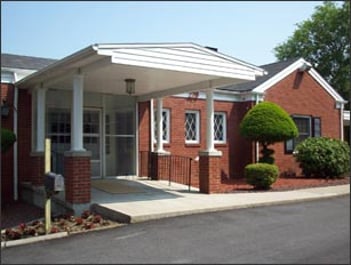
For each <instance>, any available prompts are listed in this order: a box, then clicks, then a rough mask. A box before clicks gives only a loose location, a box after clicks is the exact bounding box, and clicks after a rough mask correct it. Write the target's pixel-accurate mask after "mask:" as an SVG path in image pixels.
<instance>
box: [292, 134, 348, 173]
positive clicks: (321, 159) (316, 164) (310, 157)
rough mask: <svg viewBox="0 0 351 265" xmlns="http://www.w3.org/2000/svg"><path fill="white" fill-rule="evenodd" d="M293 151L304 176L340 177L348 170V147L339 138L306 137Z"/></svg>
mask: <svg viewBox="0 0 351 265" xmlns="http://www.w3.org/2000/svg"><path fill="white" fill-rule="evenodd" d="M294 153H295V158H296V161H297V162H299V163H300V167H301V169H302V173H303V174H304V175H305V176H306V177H321V178H341V177H343V175H344V174H346V173H349V172H350V147H349V146H348V144H347V143H346V142H343V141H341V140H338V139H332V138H328V137H318V138H307V139H306V140H304V141H302V142H301V143H299V144H298V145H297V146H296V149H295V152H294Z"/></svg>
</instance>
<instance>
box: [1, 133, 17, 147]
mask: <svg viewBox="0 0 351 265" xmlns="http://www.w3.org/2000/svg"><path fill="white" fill-rule="evenodd" d="M15 142H16V135H15V134H14V133H13V132H12V131H11V130H8V129H5V128H1V153H5V152H6V151H7V150H8V149H10V147H11V146H12V145H13V144H14V143H15Z"/></svg>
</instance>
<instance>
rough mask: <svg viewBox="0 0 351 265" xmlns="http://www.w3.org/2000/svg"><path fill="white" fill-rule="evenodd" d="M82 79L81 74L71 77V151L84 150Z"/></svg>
mask: <svg viewBox="0 0 351 265" xmlns="http://www.w3.org/2000/svg"><path fill="white" fill-rule="evenodd" d="M83 80H84V76H83V75H81V74H77V75H75V76H74V77H73V99H72V110H71V115H72V119H71V151H85V149H84V148H83Z"/></svg>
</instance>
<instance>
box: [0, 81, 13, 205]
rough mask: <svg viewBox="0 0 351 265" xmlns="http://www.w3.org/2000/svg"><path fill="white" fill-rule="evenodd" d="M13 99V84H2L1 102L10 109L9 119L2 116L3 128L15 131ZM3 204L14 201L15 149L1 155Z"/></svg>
mask: <svg viewBox="0 0 351 265" xmlns="http://www.w3.org/2000/svg"><path fill="white" fill-rule="evenodd" d="M13 99H14V86H13V85H12V84H1V94H0V100H1V102H3V100H6V102H7V104H8V105H9V107H10V111H9V115H8V116H7V117H2V116H1V127H2V128H6V129H10V130H13V112H14V108H13ZM0 173H1V203H2V204H6V203H9V202H12V201H13V147H11V148H10V149H9V150H8V151H7V152H6V153H2V154H1V172H0Z"/></svg>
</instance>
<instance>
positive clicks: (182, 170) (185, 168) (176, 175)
mask: <svg viewBox="0 0 351 265" xmlns="http://www.w3.org/2000/svg"><path fill="white" fill-rule="evenodd" d="M167 158H168V159H167V169H168V182H169V185H171V182H176V183H181V184H185V185H188V189H189V191H190V187H191V160H192V158H190V157H186V156H177V155H170V156H167Z"/></svg>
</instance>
